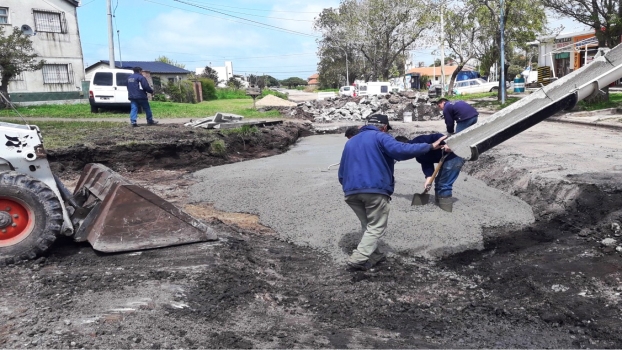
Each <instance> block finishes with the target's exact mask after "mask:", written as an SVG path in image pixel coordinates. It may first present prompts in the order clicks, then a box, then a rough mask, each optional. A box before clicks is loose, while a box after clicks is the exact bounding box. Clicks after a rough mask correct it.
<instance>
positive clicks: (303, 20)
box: [192, 5, 313, 22]
mask: <svg viewBox="0 0 622 350" xmlns="http://www.w3.org/2000/svg"><path fill="white" fill-rule="evenodd" d="M192 6H195V5H192ZM201 8H204V9H206V10H207V9H208V8H209V9H214V7H211V6H210V7H201ZM223 11H227V12H230V13H238V14H241V15H246V16H254V17H262V18H272V19H280V20H284V21H294V22H313V21H311V20H308V19H292V18H282V17H271V16H261V15H253V14H251V13H246V12H237V11H231V10H223Z"/></svg>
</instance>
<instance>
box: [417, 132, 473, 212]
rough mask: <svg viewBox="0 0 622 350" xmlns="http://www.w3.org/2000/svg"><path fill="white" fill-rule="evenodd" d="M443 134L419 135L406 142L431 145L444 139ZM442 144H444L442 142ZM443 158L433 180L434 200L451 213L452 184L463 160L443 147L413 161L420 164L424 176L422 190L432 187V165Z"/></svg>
mask: <svg viewBox="0 0 622 350" xmlns="http://www.w3.org/2000/svg"><path fill="white" fill-rule="evenodd" d="M445 138H446V136H445V135H443V134H430V135H420V136H417V137H415V138H414V139H412V140H410V141H408V143H413V144H420V143H433V142H436V141H438V140H441V139H443V140H444V139H445ZM443 143H444V142H443ZM443 156H445V160H444V161H443V165H442V166H441V169H440V170H439V172H438V174H437V175H436V179H434V194H435V196H434V200H435V202H436V204H437V205H438V206H439V207H440V208H441V209H443V210H445V211H449V212H451V211H452V209H453V198H452V191H453V185H454V182H456V180H457V179H458V176H459V175H460V170H461V169H462V166H463V165H464V159H462V158H460V157H458V156H457V155H455V154H454V153H452V152H451V150H450V149H449V148H448V147H447V146H445V147H444V148H443V149H438V150H433V151H430V152H428V153H426V154H423V155H420V156H417V157H416V158H415V159H416V160H417V162H419V164H421V170H422V171H423V174H424V175H425V183H424V187H423V188H424V190H425V189H428V188H430V187H431V186H432V174H434V164H435V163H438V162H440V161H441V158H442V157H443Z"/></svg>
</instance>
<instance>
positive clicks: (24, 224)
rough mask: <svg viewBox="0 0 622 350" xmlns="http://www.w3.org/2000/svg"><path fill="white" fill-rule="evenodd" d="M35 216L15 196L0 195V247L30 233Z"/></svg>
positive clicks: (13, 242)
mask: <svg viewBox="0 0 622 350" xmlns="http://www.w3.org/2000/svg"><path fill="white" fill-rule="evenodd" d="M34 224H35V217H34V215H33V213H32V210H31V209H30V207H29V206H28V205H26V204H24V203H23V202H22V201H20V200H17V199H15V198H7V197H0V247H6V246H11V245H14V244H16V243H19V242H21V241H22V240H23V239H24V238H26V237H28V236H29V235H30V232H31V231H32V228H33V227H34Z"/></svg>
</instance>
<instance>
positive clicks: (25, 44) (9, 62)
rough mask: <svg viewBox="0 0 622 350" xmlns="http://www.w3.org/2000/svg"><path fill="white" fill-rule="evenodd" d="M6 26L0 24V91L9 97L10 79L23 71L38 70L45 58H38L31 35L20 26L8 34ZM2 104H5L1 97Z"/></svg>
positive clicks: (0, 102)
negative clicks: (25, 32)
mask: <svg viewBox="0 0 622 350" xmlns="http://www.w3.org/2000/svg"><path fill="white" fill-rule="evenodd" d="M4 27H5V26H0V74H1V79H0V84H2V85H1V86H0V93H2V94H3V95H4V96H5V97H6V98H7V99H10V97H9V93H8V92H9V81H10V80H11V79H13V78H14V77H16V76H18V75H19V74H21V73H22V72H28V71H36V70H39V69H41V68H43V65H44V64H45V61H44V60H37V57H39V55H37V53H35V51H34V49H33V47H32V41H31V40H30V37H29V36H27V35H25V34H24V33H23V32H22V31H21V30H20V29H19V28H18V27H13V32H12V33H11V34H9V35H8V36H6V35H5V32H4ZM0 105H4V102H3V100H2V99H0Z"/></svg>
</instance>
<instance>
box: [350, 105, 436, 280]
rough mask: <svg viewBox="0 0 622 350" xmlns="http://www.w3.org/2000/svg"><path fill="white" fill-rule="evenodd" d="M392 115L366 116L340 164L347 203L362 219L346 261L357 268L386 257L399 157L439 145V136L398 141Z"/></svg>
mask: <svg viewBox="0 0 622 350" xmlns="http://www.w3.org/2000/svg"><path fill="white" fill-rule="evenodd" d="M390 129H391V126H390V125H389V118H388V117H387V116H386V115H383V114H374V115H372V116H370V117H369V118H368V119H367V123H366V125H365V126H363V127H362V128H361V129H360V130H359V133H358V134H357V135H356V137H352V138H351V139H349V140H348V141H347V142H346V145H345V147H344V149H343V153H342V155H341V162H340V164H339V182H340V183H341V185H342V188H343V192H344V195H345V201H346V203H347V204H348V205H349V206H350V208H352V210H353V211H354V213H355V214H356V216H357V217H358V219H359V220H360V222H361V226H362V228H363V231H364V233H363V237H362V238H361V241H360V243H359V244H358V246H357V247H356V249H355V250H354V251H353V252H352V255H350V257H349V258H348V261H347V264H348V266H350V267H351V268H354V269H357V270H368V269H370V268H371V267H373V266H374V265H376V264H377V263H378V262H380V261H383V260H384V259H385V255H384V254H383V253H382V252H380V251H379V250H378V249H377V248H378V240H379V239H380V238H382V236H384V232H385V230H386V227H387V223H388V218H389V202H390V200H391V195H392V194H393V189H394V183H395V179H394V177H393V173H394V164H395V161H396V160H407V159H412V158H415V157H417V156H420V155H423V154H425V153H427V152H429V151H431V150H434V149H440V148H441V142H442V141H443V140H444V137H443V138H442V139H439V140H438V141H436V142H434V143H433V144H428V143H415V144H407V143H402V142H399V141H396V140H395V139H394V138H393V137H392V136H391V135H389V134H387V131H388V130H390Z"/></svg>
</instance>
